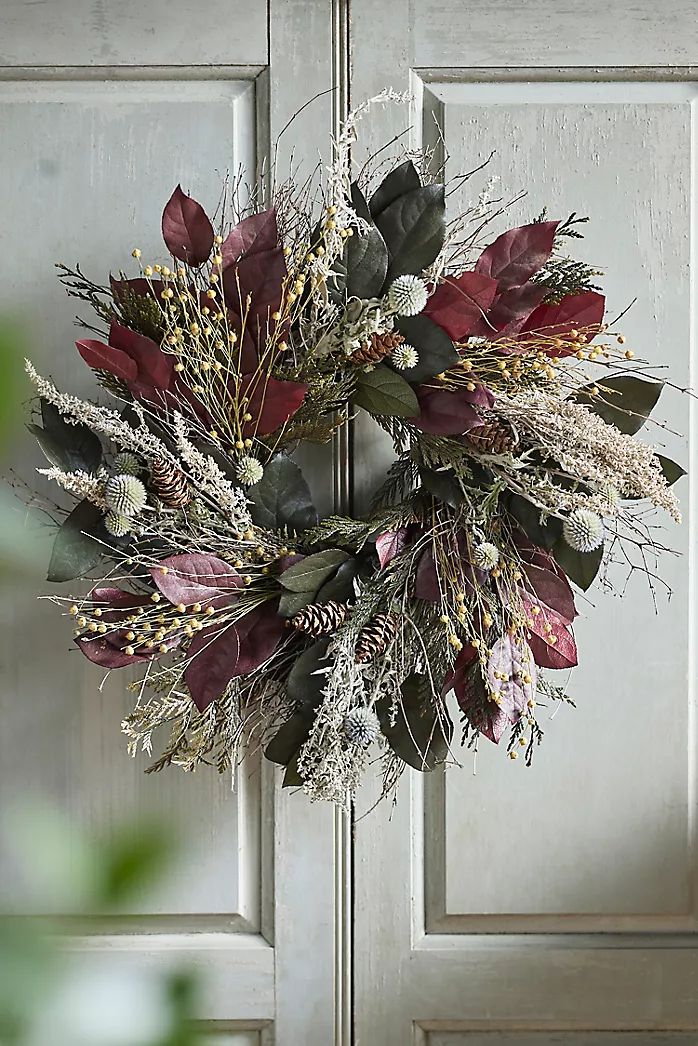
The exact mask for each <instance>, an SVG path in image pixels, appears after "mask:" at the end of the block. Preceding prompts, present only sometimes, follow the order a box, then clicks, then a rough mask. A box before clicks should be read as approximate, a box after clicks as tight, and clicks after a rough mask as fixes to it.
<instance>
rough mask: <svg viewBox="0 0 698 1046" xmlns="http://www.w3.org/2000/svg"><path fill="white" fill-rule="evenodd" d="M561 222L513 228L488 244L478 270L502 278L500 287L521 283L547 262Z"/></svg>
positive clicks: (479, 261)
mask: <svg viewBox="0 0 698 1046" xmlns="http://www.w3.org/2000/svg"><path fill="white" fill-rule="evenodd" d="M559 224H560V223H559V222H533V223H532V224H531V225H522V226H520V227H519V228H518V229H509V230H508V231H507V232H504V233H502V235H501V236H498V237H497V239H496V240H495V241H494V243H492V244H490V246H489V247H487V248H485V250H484V251H483V252H482V254H481V255H480V257H479V258H478V260H477V264H476V266H475V271H476V272H479V273H482V274H483V275H484V276H491V277H492V278H493V279H495V280H498V281H499V287H500V290H508V289H509V288H510V287H521V286H522V285H523V284H524V283H527V282H528V281H529V280H530V278H531V276H533V275H534V274H535V273H537V272H538V270H539V269H542V268H543V266H544V265H545V263H546V262H547V260H548V258H549V257H550V252H551V251H552V249H553V241H554V239H555V230H556V229H557V227H558V225H559Z"/></svg>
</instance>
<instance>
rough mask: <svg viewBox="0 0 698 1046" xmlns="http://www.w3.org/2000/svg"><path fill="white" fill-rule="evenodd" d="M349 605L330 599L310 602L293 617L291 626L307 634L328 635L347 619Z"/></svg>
mask: <svg viewBox="0 0 698 1046" xmlns="http://www.w3.org/2000/svg"><path fill="white" fill-rule="evenodd" d="M348 611H349V607H348V606H347V604H346V603H337V602H336V601H335V600H334V599H330V600H329V601H328V602H327V603H310V604H309V606H307V607H304V608H303V610H299V611H298V613H297V614H296V615H295V616H294V617H292V618H291V627H292V628H295V629H296V631H297V632H305V633H306V635H309V636H314V637H315V638H316V639H317V638H318V637H319V636H326V635H328V634H329V633H330V632H334V630H335V629H336V628H339V626H340V625H342V624H343V623H344V621H345V619H346V616H347V613H348Z"/></svg>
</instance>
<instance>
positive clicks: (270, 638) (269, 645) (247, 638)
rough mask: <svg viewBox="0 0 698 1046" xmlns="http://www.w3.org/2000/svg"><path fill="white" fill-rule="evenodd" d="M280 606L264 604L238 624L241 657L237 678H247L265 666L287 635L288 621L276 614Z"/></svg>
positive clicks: (236, 626) (236, 672)
mask: <svg viewBox="0 0 698 1046" xmlns="http://www.w3.org/2000/svg"><path fill="white" fill-rule="evenodd" d="M277 606H278V604H272V603H264V604H263V605H262V606H261V607H257V609H256V610H251V611H250V613H249V614H245V616H244V617H243V618H241V620H240V621H238V622H237V624H236V625H235V628H236V629H237V632H238V635H239V636H240V657H239V659H238V663H237V668H236V671H235V675H236V676H245V675H248V674H249V673H250V672H253V671H254V669H255V668H259V666H260V665H262V664H264V662H265V661H267V660H268V659H269V658H270V657H271V655H272V654H273V653H274V651H275V650H276V648H277V646H278V645H279V643H280V642H281V640H282V639H283V637H284V635H285V634H286V621H285V620H284V618H282V617H279V615H278V614H277V613H276V610H277Z"/></svg>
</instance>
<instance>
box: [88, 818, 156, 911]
mask: <svg viewBox="0 0 698 1046" xmlns="http://www.w3.org/2000/svg"><path fill="white" fill-rule="evenodd" d="M174 850H175V844H174V839H173V837H172V835H171V834H170V832H169V831H168V830H167V829H166V828H165V827H164V826H163V825H162V824H160V823H159V822H158V821H156V820H147V821H142V822H135V823H129V824H128V826H127V827H126V826H125V827H124V828H117V829H116V830H115V832H114V833H113V834H112V835H111V837H110V838H109V839H108V840H104V841H102V842H101V844H100V851H101V853H100V858H101V864H102V868H101V882H100V884H99V896H98V900H99V901H101V902H102V903H103V904H104V905H107V906H109V907H113V906H115V905H122V904H124V903H125V902H126V901H130V900H131V899H132V898H133V897H134V896H136V895H137V894H138V893H142V891H143V890H144V889H147V888H148V887H150V886H152V885H153V884H154V883H156V882H157V881H158V880H159V879H160V877H161V874H162V872H163V870H164V869H165V868H166V867H167V866H168V865H169V864H170V862H171V858H172V856H173V853H174Z"/></svg>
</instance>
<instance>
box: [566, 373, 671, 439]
mask: <svg viewBox="0 0 698 1046" xmlns="http://www.w3.org/2000/svg"><path fill="white" fill-rule="evenodd" d="M592 388H593V389H598V390H599V391H598V392H596V393H595V394H591V393H590V391H589V390H590V389H592ZM663 388H664V385H663V383H662V382H661V381H645V380H644V379H643V378H636V377H635V375H634V374H620V375H618V376H617V377H611V378H604V379H603V380H602V381H599V382H597V383H596V384H594V385H585V386H584V388H582V389H579V390H578V391H577V392H576V393H575V394H574V396H573V397H572V398H573V399H574V400H576V401H577V403H582V404H583V405H584V406H585V407H586V408H587V410H590V411H592V413H593V414H598V416H599V417H600V418H602V419H603V420H604V421H605V422H606V424H607V425H613V426H614V427H615V428H617V429H619V430H620V431H621V432H625V433H627V435H629V436H633V435H634V434H635V433H636V432H637V431H638V430H639V429H641V428H642V426H643V425H644V424H645V422H646V421H647V419H648V417H649V416H650V414H651V413H652V411H653V409H654V407H655V405H656V403H657V400H658V399H659V396H660V394H661V391H662V389H663Z"/></svg>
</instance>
